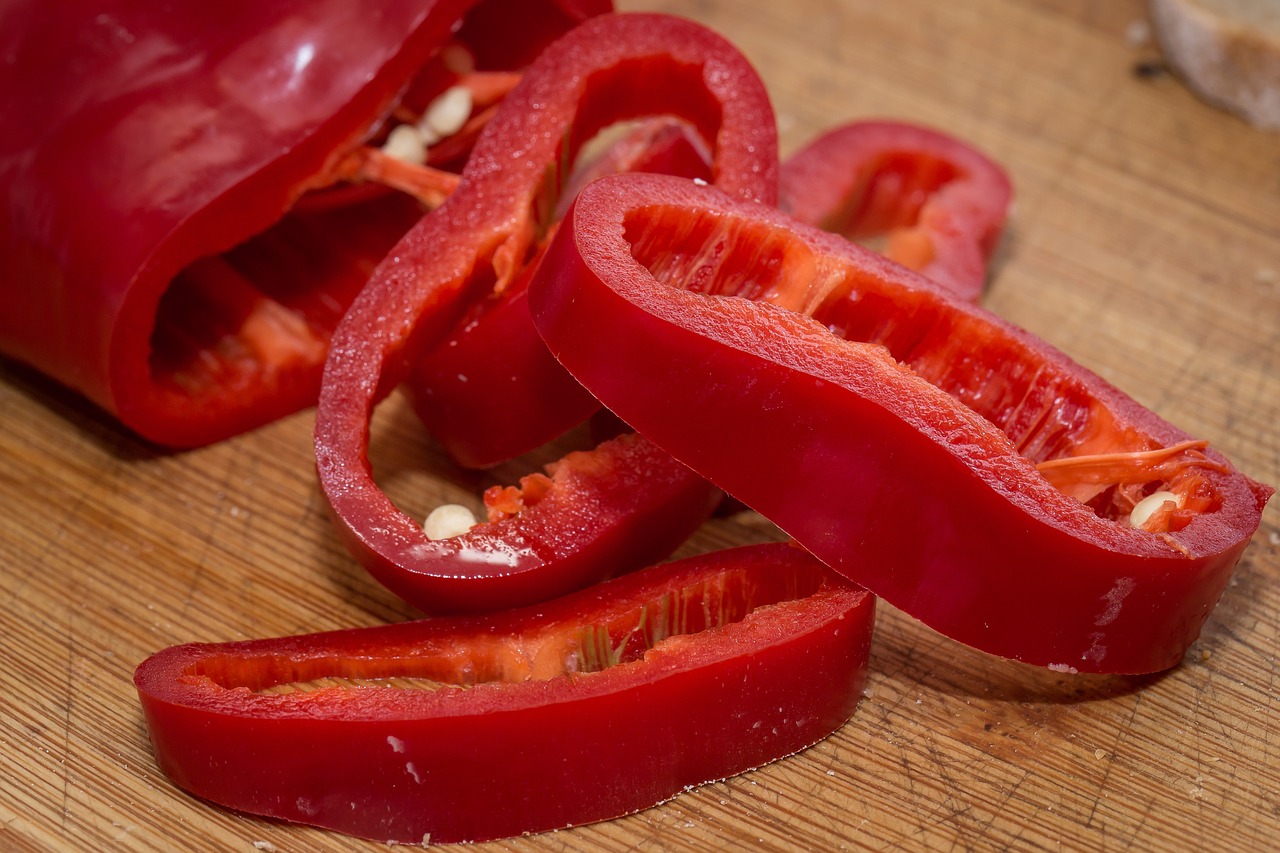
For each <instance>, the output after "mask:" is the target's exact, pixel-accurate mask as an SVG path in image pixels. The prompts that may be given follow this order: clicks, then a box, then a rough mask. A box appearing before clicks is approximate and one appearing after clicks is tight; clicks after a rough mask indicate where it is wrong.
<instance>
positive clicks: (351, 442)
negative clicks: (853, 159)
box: [315, 14, 777, 611]
mask: <svg viewBox="0 0 1280 853" xmlns="http://www.w3.org/2000/svg"><path fill="white" fill-rule="evenodd" d="M652 115H662V116H665V115H670V116H674V117H675V118H677V119H680V120H683V121H685V122H688V124H689V126H690V127H691V128H693V129H695V130H696V132H697V133H698V134H699V136H700V137H701V139H702V140H703V143H704V144H705V145H706V147H707V148H708V150H710V151H712V152H713V158H712V173H713V175H714V177H715V180H716V181H717V182H718V183H719V184H720V185H721V186H723V187H725V188H726V189H727V190H728V191H731V192H733V193H735V194H736V195H738V196H739V197H741V198H744V199H751V200H754V199H765V200H772V198H773V194H774V192H775V190H776V178H777V149H776V135H775V134H776V131H775V129H774V122H773V116H772V110H771V108H770V106H769V101H768V97H767V94H766V92H765V90H764V86H763V84H762V83H761V82H760V80H759V78H758V77H757V76H756V74H755V72H754V71H753V70H752V69H751V66H750V65H749V64H748V63H747V61H746V59H745V58H744V57H743V56H742V55H741V54H740V53H739V52H738V51H737V50H736V49H735V48H734V47H733V46H732V45H731V44H729V43H728V42H727V41H725V40H724V39H723V38H721V37H720V36H718V35H716V34H715V33H713V32H711V31H710V30H708V29H706V28H705V27H702V26H700V25H698V24H694V23H692V22H690V21H686V20H683V19H680V18H674V17H670V16H663V15H640V14H633V15H612V16H603V17H600V18H596V19H593V20H591V21H588V22H587V23H585V24H583V25H582V26H580V27H578V28H577V29H575V30H574V31H572V32H571V33H569V34H568V35H566V36H565V37H564V38H562V39H560V40H559V41H557V42H556V43H554V44H553V45H551V46H550V47H548V48H547V50H546V51H545V52H544V53H543V54H542V55H541V56H540V57H539V58H538V60H537V61H536V62H535V63H534V64H533V65H532V66H530V68H529V70H528V72H527V74H526V75H525V77H524V79H523V80H522V81H521V83H520V85H519V86H518V87H517V88H516V89H515V90H513V91H512V92H511V94H510V95H509V96H508V97H507V98H506V100H505V101H504V102H503V104H502V106H501V108H500V109H499V110H498V113H497V114H496V115H495V116H494V118H493V120H492V121H491V122H490V123H489V125H488V126H487V127H486V128H485V131H484V133H483V135H482V136H481V138H480V141H479V142H478V143H477V144H476V148H475V151H474V153H473V154H472V157H471V159H470V160H469V161H468V162H467V166H466V168H465V169H464V170H463V173H462V179H461V182H460V184H459V186H458V188H457V190H456V192H454V194H453V195H452V196H451V197H450V198H449V199H448V200H447V201H446V202H445V203H444V204H443V205H442V206H440V207H439V208H437V209H436V210H435V211H433V212H432V213H431V214H429V215H428V216H426V217H424V218H423V219H422V221H421V222H419V223H418V225H416V226H415V227H414V229H413V230H412V231H410V232H409V233H408V234H407V235H406V236H405V238H404V239H403V240H402V241H401V242H400V243H399V244H398V245H397V246H396V247H395V248H394V249H393V250H392V251H391V253H390V254H389V255H388V257H387V259H386V260H385V261H384V262H383V263H382V264H381V265H380V266H379V267H378V269H377V271H376V272H375V273H374V275H373V277H372V278H371V280H370V282H369V284H368V286H367V287H366V288H365V289H364V290H363V291H362V292H361V293H360V295H359V296H358V297H357V299H356V301H355V302H354V304H353V305H352V307H351V309H350V311H349V312H348V313H347V315H346V316H345V317H344V318H343V321H342V323H341V325H340V326H339V327H338V329H337V331H336V332H335V334H334V338H333V344H332V349H331V352H330V356H329V361H328V364H327V366H326V370H325V376H324V382H323V386H322V389H321V393H320V402H319V406H318V409H317V413H316V436H315V448H316V464H317V470H318V472H319V477H320V485H321V489H322V491H323V493H324V495H325V498H326V499H327V500H328V502H329V506H330V508H331V510H332V513H333V516H334V518H335V520H336V523H337V526H338V529H339V531H340V535H341V536H342V537H343V539H344V541H345V542H346V543H347V544H348V546H349V548H350V549H351V550H352V552H353V553H354V554H355V555H356V556H357V558H358V559H359V560H360V561H361V562H362V563H363V564H364V565H365V567H366V568H368V569H369V571H370V572H371V573H372V574H373V575H374V576H375V577H378V578H380V579H382V580H383V582H384V583H387V584H388V585H390V586H392V587H393V588H396V589H398V590H399V591H401V592H406V591H408V592H410V593H412V592H413V591H415V590H417V589H419V579H420V578H421V577H422V576H424V575H433V576H438V579H437V580H436V581H434V582H433V583H432V587H433V592H432V594H431V596H430V597H429V596H425V595H424V596H417V595H415V597H414V598H412V599H411V600H412V601H413V603H414V604H417V605H418V606H419V607H422V608H423V609H426V610H428V611H438V610H440V609H442V608H444V607H446V606H447V607H449V608H454V607H464V606H465V607H467V608H469V609H484V608H486V607H492V606H497V605H496V603H497V602H499V601H501V602H505V603H507V604H511V603H513V601H514V600H515V598H516V597H517V596H519V595H525V594H526V593H527V594H528V596H529V597H528V598H527V599H526V600H528V601H532V600H535V598H534V595H535V594H536V595H537V597H540V598H549V597H553V596H556V595H561V594H563V593H565V592H567V591H568V590H569V589H571V588H573V585H567V584H566V583H565V581H566V579H570V578H571V579H573V581H574V584H577V585H581V584H586V583H589V582H591V580H593V579H597V578H599V577H603V576H604V575H605V574H606V573H607V572H610V571H615V570H616V571H623V570H628V569H634V568H638V567H639V566H641V565H643V564H644V562H645V561H646V560H647V559H649V558H650V555H652V554H653V553H655V552H654V550H653V549H655V548H658V547H665V548H667V549H668V550H671V549H674V548H675V547H676V546H677V545H678V544H679V543H680V542H681V541H683V539H684V538H685V536H687V534H688V532H689V531H690V530H691V529H692V527H693V526H696V524H697V523H698V522H699V521H700V520H701V518H700V517H698V516H686V518H685V520H684V521H683V522H682V523H680V524H676V525H671V524H667V523H666V522H665V521H664V522H663V523H660V524H659V523H654V521H653V519H657V518H664V519H670V518H671V516H670V515H669V514H666V515H662V514H655V515H651V516H650V519H649V520H646V518H645V516H644V514H635V515H631V516H626V515H622V514H619V515H618V516H616V517H615V518H616V523H615V521H610V522H609V523H608V524H607V525H603V526H600V527H598V528H597V529H596V530H595V531H594V535H595V537H597V538H598V539H601V540H608V541H609V542H610V543H612V547H611V548H610V549H608V550H607V551H600V553H607V554H608V555H609V556H610V558H611V560H615V562H604V561H593V562H594V564H595V566H596V572H597V574H596V576H595V578H591V577H589V576H588V574H587V573H586V572H584V571H578V570H575V571H574V572H571V573H568V572H562V571H558V570H555V569H554V565H555V563H556V562H558V561H559V560H561V559H564V558H565V557H566V556H567V554H565V553H564V552H557V553H556V554H554V555H546V554H544V555H542V556H543V557H544V559H545V568H544V569H543V570H541V571H539V572H537V573H532V572H531V573H527V574H525V575H522V576H513V575H511V573H510V572H509V567H508V566H506V565H496V566H495V565H487V564H483V563H473V562H468V561H465V560H460V559H459V560H455V561H454V562H455V563H456V567H455V568H454V569H453V570H452V572H448V571H445V570H443V569H442V568H441V567H440V565H439V554H440V551H439V550H438V549H439V546H438V545H436V544H433V543H432V542H430V540H428V539H427V538H426V535H425V533H424V532H423V531H422V529H421V528H420V527H419V526H418V524H417V522H416V521H414V520H413V519H410V518H409V517H408V516H406V515H405V514H404V513H402V512H400V511H399V510H398V509H397V508H396V507H395V506H394V505H393V504H392V503H391V501H390V500H389V499H388V498H387V496H386V495H385V494H384V493H383V492H382V491H381V490H380V489H379V488H378V486H377V484H376V483H375V482H374V480H373V477H372V474H371V470H370V464H369V461H368V444H369V424H370V418H371V415H372V412H373V409H374V406H375V405H376V404H377V402H378V401H379V400H380V399H381V398H382V397H383V395H385V394H386V393H387V392H388V391H389V390H390V389H391V388H393V387H395V386H396V385H397V384H399V383H400V382H401V381H402V380H403V378H404V377H405V375H406V371H407V365H408V364H411V363H413V362H414V361H415V360H416V358H417V356H418V355H419V354H420V353H421V352H423V351H424V350H425V349H428V348H430V347H431V346H432V345H434V344H436V343H437V342H438V341H440V340H441V337H442V335H443V334H445V333H446V332H447V331H448V330H449V328H450V327H451V326H453V325H454V323H456V322H457V320H458V318H459V317H460V316H461V315H462V314H463V312H464V311H465V310H467V307H468V305H469V304H470V303H471V302H473V301H474V300H475V299H477V298H484V297H486V296H487V295H488V294H490V293H497V294H500V293H501V292H502V291H504V290H505V289H506V288H508V287H510V286H511V285H512V283H513V282H515V281H517V280H518V278H519V277H520V276H521V274H522V270H524V269H525V268H526V267H527V266H528V265H529V264H530V263H531V262H532V261H533V259H534V258H536V257H537V254H538V248H537V247H538V244H539V242H540V239H541V238H542V237H544V236H545V235H546V234H547V233H548V232H549V231H550V230H551V229H552V228H553V227H554V224H555V221H556V220H555V211H556V209H557V206H558V204H559V201H560V195H561V193H560V190H561V187H562V182H563V181H564V180H565V179H566V178H567V177H568V174H567V172H566V171H565V170H566V169H567V168H568V164H571V163H572V162H573V161H574V159H575V154H576V152H577V151H578V150H579V148H580V147H581V145H582V143H583V142H585V141H586V140H589V139H591V138H592V137H593V136H595V135H596V134H597V133H598V131H600V130H601V129H603V128H606V127H609V126H611V125H614V124H615V123H617V122H619V121H623V120H629V119H634V118H640V117H645V116H652ZM512 417H513V418H519V417H520V413H519V412H515V413H513V415H512ZM640 444H641V445H642V444H643V442H641V443H640ZM637 453H639V456H638V457H637V458H643V459H644V460H645V462H644V465H645V468H646V469H647V470H644V471H643V473H645V474H646V475H648V476H646V477H618V478H615V479H613V480H612V481H608V480H605V479H598V480H596V481H595V483H596V484H597V486H598V488H599V492H598V493H595V496H594V497H593V498H592V500H593V501H599V502H601V503H602V504H605V505H615V506H626V505H640V504H650V505H654V506H656V503H655V502H656V501H658V500H660V497H658V496H656V495H652V496H651V495H647V494H638V493H637V492H636V490H638V489H639V490H643V489H646V488H648V486H646V485H644V484H646V483H648V482H650V478H652V482H653V483H654V484H661V483H666V482H681V483H685V484H688V483H693V482H696V478H693V477H692V475H690V474H689V473H688V472H687V471H685V470H684V469H683V466H681V465H680V464H679V463H677V462H675V461H674V460H671V459H669V458H665V457H663V456H662V455H661V454H657V453H652V452H647V451H639V450H638V451H637ZM701 488H702V489H704V490H705V491H704V492H703V493H702V494H703V501H702V502H703V504H704V505H705V506H706V507H707V510H706V512H707V513H709V512H710V506H711V503H712V498H713V496H714V495H715V491H714V489H713V487H711V486H709V485H707V484H702V486H701ZM695 503H698V501H696V500H694V499H692V498H686V499H685V500H684V504H685V505H686V506H689V505H691V504H695ZM566 506H567V503H566ZM556 524H557V523H556V522H554V521H552V520H548V521H547V525H548V527H551V528H554V527H555V526H556ZM559 524H560V525H562V526H563V528H564V529H565V530H581V529H585V528H584V527H583V522H581V521H579V520H575V519H574V518H573V517H572V516H571V515H568V514H565V515H563V516H562V518H561V519H560V522H559ZM561 541H565V540H564V539H563V537H562V539H561ZM590 542H591V540H590V539H583V540H582V544H583V546H584V548H585V549H586V550H590V547H588V546H590ZM565 544H568V542H567V541H566V542H565ZM628 551H631V552H632V553H631V554H630V555H629V556H626V555H627V552H628ZM445 575H449V577H448V578H446V577H445ZM396 577H401V578H403V579H404V580H403V582H396V581H395V580H392V579H394V578H396ZM446 583H448V584H449V585H450V586H452V588H453V589H452V591H451V592H450V593H449V594H448V595H447V596H446V595H441V597H440V598H439V599H437V598H435V596H436V595H437V594H439V593H440V592H441V590H442V587H443V585H444V584H446ZM503 585H509V586H510V587H511V589H510V591H509V592H508V593H507V594H505V595H498V594H497V593H496V592H495V591H496V590H497V588H498V587H500V586H503ZM495 596H496V597H495Z"/></svg>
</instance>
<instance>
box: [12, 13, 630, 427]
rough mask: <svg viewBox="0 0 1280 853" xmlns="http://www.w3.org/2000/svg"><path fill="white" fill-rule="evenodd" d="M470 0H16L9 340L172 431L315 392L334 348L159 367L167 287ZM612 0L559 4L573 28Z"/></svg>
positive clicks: (50, 369)
mask: <svg viewBox="0 0 1280 853" xmlns="http://www.w3.org/2000/svg"><path fill="white" fill-rule="evenodd" d="M549 1H550V0H549ZM475 3H476V0H390V2H385V3H380V4H379V6H378V9H377V14H371V13H370V12H369V10H368V9H366V8H364V7H363V6H360V5H358V4H341V3H330V4H326V5H316V4H313V3H306V2H298V0H283V2H273V3H268V4H263V3H258V2H240V0H237V2H231V3H216V4H201V5H194V6H193V5H191V4H170V5H165V4H156V3H144V2H130V1H129V0H101V2H96V3H93V4H90V5H85V4H78V5H77V6H75V7H74V8H73V9H65V8H63V7H62V6H60V5H58V4H48V3H44V2H40V1H39V0H29V2H19V3H9V4H6V6H5V7H4V9H3V11H0V52H3V54H4V55H5V56H6V57H8V58H9V61H8V62H6V63H5V64H4V65H3V66H2V67H0V89H3V91H4V92H5V112H4V118H3V119H0V195H2V196H3V197H4V198H5V205H6V212H5V214H4V215H3V216H0V352H3V353H4V354H6V355H8V356H10V357H13V358H16V359H19V360H21V361H25V362H27V363H29V364H31V365H33V366H35V367H36V368H38V369H39V370H41V371H42V372H44V373H46V374H48V375H49V376H51V377H52V378H54V379H56V380H58V381H59V382H62V383H64V384H66V385H68V386H70V387H71V388H73V389H75V390H77V391H79V392H81V393H83V394H84V395H86V396H87V397H88V398H90V399H91V400H92V401H94V402H95V403H96V404H98V405H99V406H101V407H102V408H104V409H106V410H107V411H108V412H110V413H112V414H113V415H115V416H116V417H117V418H118V419H119V420H120V421H121V422H122V423H123V424H124V425H125V426H127V427H129V428H130V429H131V430H134V431H135V432H137V433H138V434H140V435H142V436H143V437H145V438H148V439H150V440H152V441H155V442H158V443H161V444H165V445H172V446H194V445H199V444H205V443H208V442H211V441H215V440H218V439H221V438H224V437H227V436H230V435H234V434H236V433H239V432H242V431H244V430H247V429H250V428H252V427H254V426H258V425H260V424H263V423H266V422H268V421H271V420H273V419H275V418H277V417H280V416H282V415H284V414H287V413H290V412H293V411H296V410H298V409H300V408H302V407H304V406H306V405H309V404H311V403H312V402H314V399H315V394H316V389H317V386H318V380H319V374H320V368H321V358H322V353H321V355H320V356H319V357H313V358H311V359H310V360H309V361H308V362H306V363H302V364H298V365H296V366H295V368H294V369H290V370H285V371H279V372H276V371H267V370H264V371H263V372H262V375H260V376H256V377H253V378H252V380H251V381H249V382H248V383H247V385H245V386H239V387H230V388H216V389H211V390H210V391H209V392H208V393H204V394H201V395H197V396H194V397H192V396H188V395H185V394H182V393H179V392H175V391H174V390H173V389H171V388H169V387H168V386H165V385H162V384H160V383H157V382H155V381H154V379H153V376H152V373H151V370H150V367H149V362H148V358H149V349H150V343H151V335H152V330H153V328H154V325H155V319H156V312H157V306H158V305H159V302H160V298H161V295H162V294H163V293H164V291H165V290H166V288H167V287H168V285H169V283H170V281H171V280H172V279H173V278H174V276H175V275H177V274H178V272H179V271H180V270H182V269H183V268H184V267H186V266H187V265H188V264H189V263H191V262H192V261H193V260H195V259H197V258H200V257H203V256H206V255H212V254H217V253H219V252H222V251H225V250H227V249H229V248H231V247H232V246H235V245H237V244H239V243H241V242H243V241H244V240H246V239H247V238H249V237H250V236H251V235H254V234H257V233H259V232H261V231H263V230H265V229H267V228H268V226H270V225H272V224H273V223H275V222H277V221H278V220H279V219H281V217H282V216H283V215H284V214H285V212H286V211H287V210H288V209H289V208H290V206H291V205H292V204H293V203H294V201H295V200H296V199H297V198H298V197H299V195H300V194H301V193H302V192H303V191H304V190H305V188H306V187H307V185H308V183H309V182H310V181H313V180H314V179H315V177H316V176H317V175H318V174H320V173H322V172H323V171H324V169H325V168H326V165H327V164H328V163H329V162H330V160H331V159H332V158H334V157H336V156H337V155H338V154H340V153H341V152H344V151H346V150H349V149H351V148H353V147H355V146H356V145H357V144H359V143H360V142H361V141H362V140H363V139H364V138H365V137H366V136H367V135H368V134H369V133H370V131H371V129H372V128H373V127H374V126H375V125H376V124H377V122H378V121H379V120H380V119H381V118H382V116H383V115H384V113H385V112H386V111H387V110H388V109H389V108H390V106H391V104H392V102H393V100H394V98H395V97H396V95H397V93H398V92H399V90H400V89H401V88H402V87H403V86H404V85H405V83H406V82H407V81H408V80H409V78H410V77H411V75H412V74H413V73H414V72H415V71H416V70H417V69H418V68H419V67H420V66H421V65H422V64H423V63H424V62H425V61H426V59H427V58H428V57H430V56H431V55H432V54H433V53H434V51H435V50H436V49H438V47H439V46H440V45H441V44H443V43H444V42H445V41H446V40H447V39H448V37H449V36H450V33H451V30H452V28H453V27H454V25H455V23H456V22H458V21H459V20H460V19H461V18H462V16H463V15H464V14H465V13H466V12H467V11H468V10H469V9H470V8H471V7H472V6H474V5H475ZM607 5H608V4H600V3H576V2H574V3H570V2H563V3H554V4H553V6H554V8H555V9H556V10H557V11H556V13H555V14H556V16H557V19H564V23H562V24H561V26H560V29H561V30H563V29H564V28H565V27H566V26H568V25H570V24H572V23H573V22H574V21H576V20H577V19H578V16H580V15H581V14H585V12H586V11H592V10H594V11H599V9H598V8H596V7H600V6H605V7H607ZM579 7H581V8H579ZM401 233H402V232H401ZM396 236H398V234H397V235H396ZM384 248H385V247H384ZM358 274H360V275H362V277H364V276H367V270H365V271H363V272H362V273H360V272H358Z"/></svg>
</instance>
